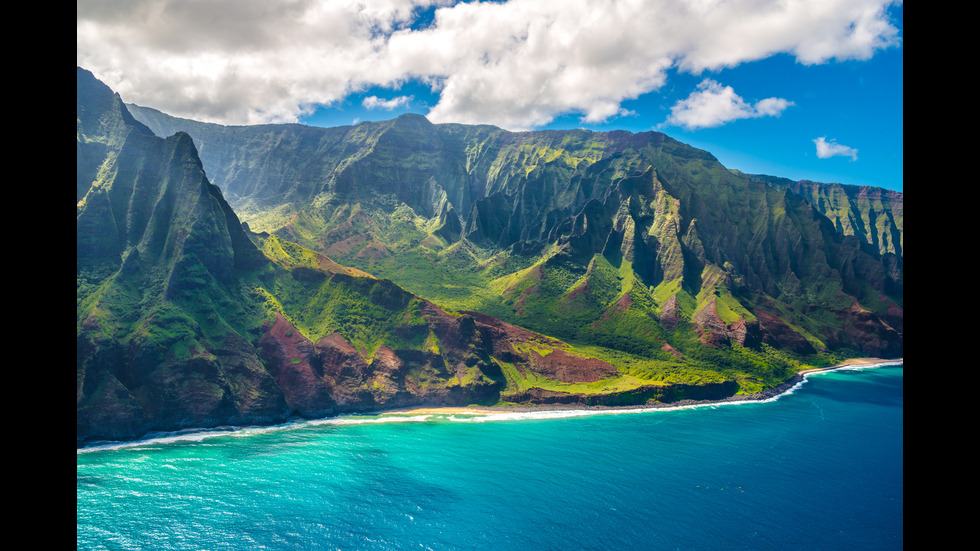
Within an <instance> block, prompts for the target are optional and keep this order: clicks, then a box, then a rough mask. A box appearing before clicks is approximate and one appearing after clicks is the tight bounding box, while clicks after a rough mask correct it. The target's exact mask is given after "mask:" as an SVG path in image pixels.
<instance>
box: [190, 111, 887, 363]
mask: <svg viewBox="0 0 980 551" xmlns="http://www.w3.org/2000/svg"><path fill="white" fill-rule="evenodd" d="M198 124H199V123H198ZM178 126H179V125H178ZM175 127H176V126H175ZM189 131H192V130H189ZM244 131H245V130H241V129H223V127H218V126H216V125H211V126H209V127H208V132H209V133H210V134H208V135H209V136H211V138H210V139H211V140H212V143H218V142H219V141H221V140H219V139H217V138H215V136H229V135H230V133H231V132H244ZM275 131H277V132H284V131H285V129H283V128H278V129H276V130H275ZM316 131H319V129H304V130H302V132H304V133H307V132H316ZM249 132H253V133H255V135H263V136H271V135H272V134H271V133H272V132H273V130H272V129H270V128H268V127H255V128H252V129H250V130H249ZM322 134H323V136H328V135H329V136H331V138H330V139H332V140H337V141H338V142H339V143H343V144H345V146H344V148H342V149H341V148H333V149H330V150H329V152H326V151H325V152H323V153H322V159H321V160H311V159H304V161H303V162H304V163H305V165H306V166H309V165H313V164H316V166H318V167H326V166H332V167H334V168H333V169H332V170H331V171H330V172H329V174H323V175H321V176H320V177H319V180H316V181H313V182H309V183H308V184H305V187H302V186H300V185H299V184H294V185H293V186H292V187H291V188H290V191H289V192H288V193H286V196H288V197H289V198H290V200H289V201H283V200H275V198H274V196H273V195H270V194H268V193H266V192H264V191H259V190H260V189H261V188H262V182H263V181H265V180H269V179H270V177H269V176H268V175H267V174H266V173H264V172H262V173H260V172H258V171H250V170H249V169H248V167H247V166H245V164H244V163H243V162H234V163H223V162H222V161H221V160H220V158H219V156H218V155H216V154H214V155H213V156H212V157H210V158H208V157H205V159H204V162H205V166H212V167H213V168H209V170H210V171H212V172H213V173H214V174H234V175H235V178H236V179H235V184H234V187H235V189H243V186H242V184H241V182H250V184H249V185H254V186H256V187H255V190H256V191H255V192H254V193H252V194H251V195H249V196H247V197H243V198H241V199H239V200H238V201H239V202H238V203H236V204H241V205H242V206H243V209H244V210H243V212H244V216H245V218H246V219H247V220H249V222H250V223H253V225H257V226H259V227H261V228H262V229H265V230H268V231H274V232H275V233H277V234H279V235H282V236H284V237H286V238H288V239H290V240H293V241H296V242H299V243H302V244H304V245H306V246H309V247H311V248H314V249H317V250H319V251H322V252H324V253H325V254H327V255H330V256H332V257H334V258H336V259H337V260H339V261H341V262H343V263H348V264H351V265H354V266H358V267H360V268H362V269H365V270H369V271H372V272H373V273H376V274H379V275H383V276H385V277H389V278H391V279H392V280H394V281H396V282H398V283H399V284H400V285H403V286H405V287H406V288H408V289H410V290H412V291H413V292H416V293H419V294H421V295H423V296H426V297H428V298H431V299H433V300H436V301H437V302H439V303H440V304H444V305H447V306H450V307H455V308H466V309H471V310H477V311H481V312H484V313H487V314H491V315H495V316H498V317H502V318H504V319H507V320H508V321H510V322H512V323H519V324H522V325H525V326H527V327H529V328H532V329H535V330H538V331H542V332H546V333H548V334H551V335H554V336H558V337H560V338H563V339H570V340H574V341H576V342H581V343H586V344H595V345H602V346H605V347H613V348H615V349H617V350H622V351H628V352H634V353H635V352H641V351H646V353H647V354H654V355H655V356H654V357H659V358H666V356H665V355H664V354H668V355H670V356H671V357H674V358H676V357H677V356H675V355H673V354H671V353H669V352H664V350H666V349H670V350H672V351H674V352H678V351H681V352H680V355H681V356H684V357H686V356H689V355H700V354H704V353H705V352H703V351H702V350H701V348H702V347H703V346H707V347H715V348H718V347H727V346H730V345H731V344H732V343H734V344H736V345H739V346H743V345H747V346H756V347H758V346H759V345H761V344H769V345H772V346H775V347H776V348H779V349H784V350H792V351H795V352H797V353H801V354H808V353H813V352H821V351H828V350H831V351H832V350H837V351H839V352H840V353H843V354H869V355H884V356H895V355H899V354H901V350H902V330H903V329H902V314H903V312H902V303H903V284H902V281H903V275H902V271H903V268H902V262H901V256H900V255H897V256H896V255H891V254H890V253H887V254H882V253H881V252H880V251H878V250H875V249H873V248H872V249H868V248H866V247H863V246H862V241H866V236H867V235H868V233H867V231H865V233H862V234H860V235H857V234H853V235H852V234H849V233H848V231H847V229H846V226H849V227H852V228H853V227H856V226H857V224H856V223H849V224H845V223H844V222H843V221H842V220H841V218H836V219H831V218H827V217H826V216H824V215H823V212H828V213H829V212H830V211H829V210H827V209H825V211H822V212H815V211H814V209H813V208H812V207H811V204H810V203H809V202H807V201H805V200H803V199H802V198H801V196H800V195H799V194H797V193H795V192H787V189H786V186H783V187H782V189H781V188H780V186H778V185H775V184H773V182H770V181H768V180H766V181H764V180H763V179H761V178H759V177H749V176H747V175H744V174H741V173H737V172H733V171H730V170H727V169H725V168H724V167H723V166H721V165H720V164H719V163H718V162H717V160H716V159H715V158H714V157H713V156H711V155H710V154H709V153H707V152H704V151H700V150H697V149H694V148H692V147H689V146H686V145H684V144H681V143H679V142H676V141H675V140H672V139H670V138H669V137H667V136H664V135H663V134H659V133H655V132H647V133H640V134H631V133H628V132H609V133H594V132H587V131H542V132H525V133H511V132H506V131H503V130H501V129H499V128H495V127H489V126H466V125H454V124H447V125H432V124H430V123H429V122H428V121H427V120H425V119H424V118H423V117H420V116H417V115H410V116H409V115H407V116H403V117H400V118H398V119H396V120H394V121H386V122H383V123H361V124H359V125H357V126H355V127H341V128H334V129H323V130H322ZM338 134H342V135H343V137H342V138H338V137H337V136H338ZM222 139H224V138H222ZM324 139H326V138H324ZM230 141H231V140H230V139H228V142H229V143H230ZM268 141H269V138H264V139H261V140H260V139H257V138H254V139H253V140H252V141H250V142H248V143H256V142H268ZM238 144H239V146H240V147H241V148H242V150H241V151H239V152H238V153H237V155H238V157H239V158H240V159H253V161H252V162H253V163H255V164H260V165H262V166H264V167H267V166H269V165H271V164H275V163H278V162H280V161H282V162H285V160H284V159H285V158H284V157H283V155H284V154H283V152H282V151H281V150H280V149H279V148H278V147H275V148H265V149H263V148H250V147H248V146H246V145H245V143H244V142H238ZM245 150H247V152H246V151H245ZM341 151H343V154H344V155H347V157H344V158H340V157H339V156H340V155H341ZM273 160H275V161H273ZM209 163H212V164H210V165H209ZM290 170H294V169H290ZM271 179H272V180H273V181H277V182H278V181H279V178H278V177H275V178H271ZM286 180H288V178H283V181H286ZM215 181H216V182H217V183H218V184H219V185H222V186H224V185H226V184H225V183H224V182H223V181H222V180H221V178H218V177H216V179H215ZM777 183H778V182H777ZM770 184H772V185H770ZM227 185H228V186H229V187H231V186H233V184H232V182H231V181H230V180H229V181H228V183H227ZM866 195H867V194H866ZM811 200H812V199H811ZM900 201H901V199H900V194H899V196H898V197H897V198H894V199H893V200H892V204H898V205H900ZM818 202H819V201H818ZM260 203H261V206H260V208H257V209H252V208H251V207H254V206H256V205H259V204H260ZM824 203H825V204H826V203H827V201H826V200H825V201H824ZM854 210H855V211H859V210H860V209H854ZM860 211H861V212H865V211H863V210H860ZM876 212H877V211H876ZM862 216H864V217H867V215H864V214H862ZM859 218H860V217H859ZM897 220H898V221H899V224H900V220H901V216H900V207H899V216H898V217H897ZM863 227H865V228H867V227H870V226H869V225H868V224H866V225H865V226H863ZM875 232H878V233H880V232H879V230H875ZM886 233H887V232H886ZM889 235H892V234H889ZM897 235H898V239H897V245H898V247H899V248H900V247H901V243H902V237H901V230H900V225H899V231H898V234H897ZM869 242H871V243H874V239H872V240H871V241H869ZM886 242H888V243H895V242H896V241H895V239H892V238H887V237H886V238H879V239H878V240H877V243H886ZM692 336H693V337H696V339H695V340H696V341H697V342H694V341H692ZM652 351H659V352H652ZM708 354H709V355H711V354H713V352H710V351H709V352H708Z"/></svg>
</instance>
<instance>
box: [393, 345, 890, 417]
mask: <svg viewBox="0 0 980 551" xmlns="http://www.w3.org/2000/svg"><path fill="white" fill-rule="evenodd" d="M902 362H903V359H902V358H896V359H884V358H851V359H849V360H845V361H844V362H842V363H839V364H836V365H832V366H828V367H818V368H814V369H805V370H803V371H800V372H798V373H797V374H796V375H794V376H793V377H791V378H790V379H789V380H788V381H786V382H785V383H783V384H781V385H779V386H777V387H775V388H771V389H769V390H766V391H763V392H759V393H756V394H743V395H737V396H731V397H729V398H726V399H724V400H700V401H696V400H682V401H680V402H673V403H660V404H638V405H634V406H590V405H585V404H546V405H540V406H419V407H408V408H400V409H391V410H385V411H380V412H377V413H378V414H384V415H502V414H507V413H514V412H530V411H560V410H624V411H625V410H636V409H652V408H672V407H684V406H704V405H711V404H723V403H730V402H750V401H760V400H768V399H772V398H775V397H776V396H779V395H780V394H783V393H784V392H786V391H787V390H789V389H790V388H792V387H794V386H795V385H796V384H798V383H799V382H800V381H801V380H803V378H804V377H805V376H806V375H808V374H811V373H819V372H822V371H833V370H835V369H841V368H846V367H861V366H867V367H870V366H874V365H880V364H895V363H902Z"/></svg>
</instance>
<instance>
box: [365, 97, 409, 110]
mask: <svg viewBox="0 0 980 551" xmlns="http://www.w3.org/2000/svg"><path fill="white" fill-rule="evenodd" d="M412 98H413V96H398V97H397V98H391V99H381V98H379V97H378V96H368V97H366V98H364V101H362V102H361V103H362V104H363V105H364V107H366V108H367V109H384V110H386V111H391V110H392V109H395V108H396V107H401V106H402V105H408V104H409V103H410V102H411V101H412Z"/></svg>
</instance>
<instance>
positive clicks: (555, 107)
mask: <svg viewBox="0 0 980 551" xmlns="http://www.w3.org/2000/svg"><path fill="white" fill-rule="evenodd" d="M893 1H894V0H728V1H724V2H722V1H715V0H689V1H679V0H510V1H508V2H470V3H456V2H454V1H453V0H376V1H372V2H363V1H362V0H290V1H280V2H273V1H270V0H211V1H208V2H201V1H198V0H78V2H77V5H76V8H77V9H76V62H77V63H78V65H80V66H82V67H85V68H86V69H89V70H91V71H92V72H93V73H95V75H96V76H97V77H99V78H100V79H102V80H103V81H105V82H106V83H107V84H108V85H109V86H110V87H112V88H113V89H115V90H116V91H118V92H119V93H120V94H121V95H122V96H123V98H124V99H125V100H126V101H130V102H135V103H139V104H142V105H148V106H151V107H155V108H158V109H162V110H164V111H167V112H170V113H172V114H174V115H179V116H187V117H192V118H196V119H201V120H210V121H214V122H223V123H228V124H243V123H257V122H288V121H295V120H297V118H298V117H300V116H302V115H303V114H304V113H307V112H309V111H310V110H312V109H313V107H314V106H315V105H316V104H324V105H330V104H332V103H335V102H338V101H341V100H343V99H344V98H345V97H347V96H348V95H350V94H352V93H356V92H360V91H364V90H367V89H368V88H371V87H376V86H380V87H385V88H389V89H392V90H397V89H398V88H399V87H400V85H401V84H403V83H405V82H408V81H410V80H414V81H419V82H422V83H425V84H427V85H429V86H431V88H432V90H433V91H434V92H436V93H438V94H439V101H438V103H437V104H436V105H435V106H434V107H433V108H432V111H431V112H430V113H429V114H428V116H429V118H430V119H431V120H433V121H434V122H447V121H455V122H464V123H492V124H497V125H500V126H503V127H505V128H510V129H522V128H532V127H536V126H540V125H543V124H546V123H548V122H550V121H551V120H553V119H554V118H555V117H557V116H559V115H562V114H569V113H574V114H578V115H580V116H581V118H582V119H583V120H584V121H587V122H598V121H603V120H607V119H609V118H611V117H615V116H621V115H623V114H624V111H623V107H622V102H623V101H625V100H628V99H632V98H636V97H638V96H639V95H641V94H644V93H647V92H651V91H654V90H656V89H658V88H660V87H661V86H663V84H664V83H665V81H666V78H667V74H668V73H667V72H668V70H670V69H678V70H681V71H688V72H691V73H698V72H700V71H704V70H717V69H721V68H724V67H733V66H736V65H738V64H741V63H745V62H748V61H753V60H759V59H763V58H766V57H769V56H772V55H775V54H779V53H785V54H789V55H792V56H794V57H795V58H796V59H797V60H798V61H799V62H801V63H806V64H814V63H824V62H827V61H830V60H843V59H867V58H869V57H871V56H872V55H874V53H875V52H876V51H878V50H880V49H882V48H887V47H890V46H893V45H896V44H898V41H899V38H898V29H896V28H895V27H894V26H892V25H891V23H890V22H889V21H888V18H887V15H886V12H885V10H886V8H887V7H888V5H890V4H891V3H893ZM429 9H435V13H434V16H433V18H432V21H431V23H430V24H428V25H426V26H424V28H417V29H413V28H412V24H413V23H414V22H415V21H416V20H417V18H418V17H419V16H420V15H421V14H422V12H423V11H426V10H429ZM754 108H755V109H756V111H757V112H762V111H763V110H764V109H767V108H769V109H779V105H778V104H773V105H768V104H763V105H758V104H757V105H756V106H754Z"/></svg>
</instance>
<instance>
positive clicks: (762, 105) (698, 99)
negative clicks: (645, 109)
mask: <svg viewBox="0 0 980 551" xmlns="http://www.w3.org/2000/svg"><path fill="white" fill-rule="evenodd" d="M790 105H793V102H791V101H788V100H785V99H782V98H766V99H764V100H761V101H758V102H756V104H755V105H750V104H748V103H746V102H745V100H743V99H742V98H741V97H740V96H739V95H738V94H736V93H735V90H734V89H733V88H732V87H731V86H722V85H721V84H718V83H717V82H715V81H713V80H711V79H704V80H703V81H701V84H698V89H697V91H695V92H691V95H690V96H688V97H687V99H683V100H681V101H679V102H677V103H676V104H674V106H673V107H671V108H670V116H669V117H668V118H667V123H668V124H673V125H677V126H684V127H686V128H689V129H697V128H710V127H713V126H721V125H723V124H726V123H729V122H732V121H735V120H738V119H751V118H756V117H765V116H779V115H780V114H781V113H782V112H783V110H785V109H786V108H787V107H789V106H790Z"/></svg>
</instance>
